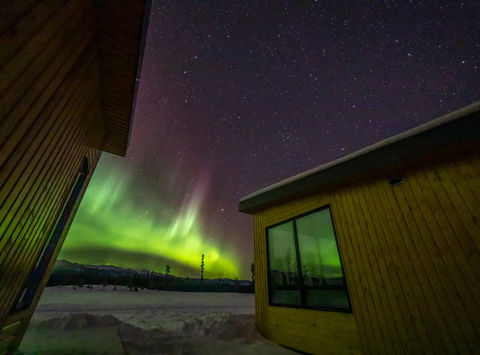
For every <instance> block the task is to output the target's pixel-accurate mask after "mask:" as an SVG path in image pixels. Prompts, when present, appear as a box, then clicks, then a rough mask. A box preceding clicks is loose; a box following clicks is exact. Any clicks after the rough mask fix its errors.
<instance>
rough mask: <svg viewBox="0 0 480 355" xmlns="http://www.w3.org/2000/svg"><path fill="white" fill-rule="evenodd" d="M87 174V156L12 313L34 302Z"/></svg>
mask: <svg viewBox="0 0 480 355" xmlns="http://www.w3.org/2000/svg"><path fill="white" fill-rule="evenodd" d="M87 176H88V159H87V158H86V157H85V158H84V159H83V163H82V167H81V169H80V172H79V173H78V175H77V178H76V180H75V182H74V184H73V186H72V188H71V190H70V194H69V196H68V198H67V201H66V202H65V204H64V205H63V207H62V210H61V212H60V214H59V216H58V218H57V220H56V222H55V227H54V228H53V230H52V232H51V233H50V235H49V236H48V238H47V240H46V241H45V244H44V245H43V248H42V251H41V252H40V254H39V255H38V257H37V260H36V262H35V265H34V267H33V270H32V272H31V273H30V277H29V278H28V280H27V282H26V284H25V286H24V288H23V290H22V293H21V294H20V295H19V296H18V301H17V302H16V303H14V306H13V308H12V310H11V313H15V312H17V311H21V310H24V309H27V308H29V307H30V305H31V304H32V302H33V299H34V298H35V294H36V292H37V289H38V287H39V286H40V284H41V282H42V279H43V276H44V275H45V272H46V271H47V267H48V265H49V264H50V260H51V258H52V256H53V254H54V252H55V249H56V248H57V244H58V242H59V241H60V237H61V236H62V234H63V232H64V230H65V227H67V225H68V223H69V221H70V216H71V214H72V212H73V210H74V208H75V206H76V202H77V199H78V197H79V196H80V193H81V191H82V189H83V185H84V184H85V180H86V178H87Z"/></svg>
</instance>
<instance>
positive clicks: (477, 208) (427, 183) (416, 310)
mask: <svg viewBox="0 0 480 355" xmlns="http://www.w3.org/2000/svg"><path fill="white" fill-rule="evenodd" d="M478 148H479V147H478V144H475V146H474V148H473V149H470V150H467V151H462V152H461V153H458V154H456V155H453V156H452V155H450V156H449V158H448V159H442V158H439V159H437V160H431V161H424V162H423V163H421V164H419V163H418V162H416V163H415V162H411V163H409V164H404V165H403V166H401V167H400V168H398V167H397V168H396V169H395V171H396V172H399V171H400V172H401V174H402V176H403V177H404V178H405V182H404V183H402V184H400V185H397V186H391V185H390V184H389V180H388V176H389V175H388V174H385V173H384V172H382V173H378V174H376V177H370V178H364V179H362V180H360V181H358V183H355V184H351V185H349V186H345V187H342V188H339V189H336V190H334V191H330V192H328V193H323V194H316V195H313V196H311V197H308V198H304V199H298V200H295V201H293V202H289V203H285V204H282V205H279V206H275V207H272V208H269V209H266V210H264V211H261V212H259V213H257V214H256V215H255V265H256V267H257V268H258V272H257V275H256V292H257V295H256V301H257V309H256V311H257V315H256V320H257V325H258V327H259V329H260V331H261V332H262V333H263V334H265V335H266V336H267V337H269V338H271V339H272V340H275V341H277V342H279V343H280V344H284V345H286V346H290V347H294V348H296V349H299V350H302V351H306V352H311V353H322V352H325V353H334V352H338V353H349V352H355V351H361V352H363V353H365V354H406V353H408V354H431V353H450V354H457V353H460V354H471V353H478V352H480V293H479V292H480V221H479V216H480V156H479V154H478V153H477V151H480V149H478ZM327 204H329V205H330V208H331V212H332V218H333V221H334V225H335V228H336V231H337V239H338V245H339V249H340V255H341V258H342V262H343V266H344V271H345V277H346V280H347V284H348V290H349V293H350V298H351V302H352V308H353V315H345V314H335V313H333V312H322V311H306V310H296V309H287V308H281V307H273V306H268V301H267V297H268V287H267V279H266V276H267V270H266V240H265V227H267V226H269V225H272V224H275V223H278V222H280V221H282V220H285V219H288V218H291V217H293V216H295V215H299V214H302V213H304V212H307V211H310V210H313V209H315V208H318V207H321V206H324V205H327ZM349 316H351V317H350V318H349ZM352 323H353V324H352ZM360 340H361V341H360Z"/></svg>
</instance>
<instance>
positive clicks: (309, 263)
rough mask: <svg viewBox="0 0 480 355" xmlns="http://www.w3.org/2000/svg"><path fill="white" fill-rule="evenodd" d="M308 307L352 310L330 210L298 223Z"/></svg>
mask: <svg viewBox="0 0 480 355" xmlns="http://www.w3.org/2000/svg"><path fill="white" fill-rule="evenodd" d="M296 224H297V235H298V247H299V249H300V250H299V252H300V260H301V263H302V276H303V282H304V287H305V303H306V304H305V305H306V306H314V307H322V308H331V309H342V310H349V309H350V304H349V301H348V295H347V289H346V285H345V280H344V278H343V272H342V267H341V265H340V256H339V255H338V248H337V243H336V240H335V232H334V230H333V225H332V219H331V217H330V210H329V209H328V208H325V209H323V210H321V211H318V212H315V213H312V214H310V215H308V216H305V217H302V218H299V219H297V221H296Z"/></svg>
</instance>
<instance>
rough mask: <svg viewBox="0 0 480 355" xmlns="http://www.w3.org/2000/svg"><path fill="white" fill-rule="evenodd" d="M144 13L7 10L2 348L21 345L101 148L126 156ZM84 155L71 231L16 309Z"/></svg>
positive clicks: (128, 9)
mask: <svg viewBox="0 0 480 355" xmlns="http://www.w3.org/2000/svg"><path fill="white" fill-rule="evenodd" d="M145 9H146V8H145V3H144V1H132V2H128V1H119V2H117V1H109V0H107V1H84V0H70V1H39V0H32V1H30V0H29V1H12V2H7V3H5V4H4V5H2V7H1V9H0V13H1V16H0V38H1V39H0V43H1V50H0V69H1V74H0V79H1V80H0V354H1V353H7V352H8V353H11V352H13V351H14V350H15V348H16V347H17V346H18V344H19V342H20V340H21V338H22V336H23V333H24V332H25V330H26V327H27V325H28V322H29V320H30V318H31V315H32V314H33V311H34V309H35V306H36V304H37V302H38V299H39V297H40V295H41V292H42V290H43V287H44V286H45V284H46V282H47V280H48V276H49V275H50V271H51V269H52V267H53V264H54V262H55V259H56V257H57V255H58V253H59V251H60V248H61V246H62V243H63V240H64V238H65V236H66V231H68V226H69V224H70V223H71V222H72V219H73V216H74V214H75V210H76V208H77V207H78V204H79V203H80V200H81V196H82V194H83V192H84V191H85V189H86V186H87V185H88V181H89V180H90V177H91V175H92V173H93V171H94V169H95V166H96V164H97V162H98V159H99V157H100V154H101V152H102V151H110V152H112V153H116V154H120V155H123V154H125V152H126V149H127V144H128V135H129V130H130V125H131V115H132V112H133V111H132V103H133V101H134V95H135V89H136V80H135V78H136V75H137V71H138V68H137V66H138V62H139V56H140V55H141V37H142V26H143V21H144V11H145ZM99 19H100V20H101V23H100V24H99V22H98V20H99ZM85 157H86V158H88V171H89V174H88V176H87V178H86V181H85V183H84V185H83V189H82V191H81V192H80V196H79V198H78V199H77V202H76V204H75V206H74V209H73V211H72V213H71V215H70V219H69V220H68V223H67V225H66V228H65V229H64V231H65V232H64V233H63V234H62V236H61V238H60V240H59V243H58V245H57V248H56V250H55V252H54V253H53V255H52V257H51V259H50V262H49V263H48V267H47V268H46V272H45V274H44V276H43V278H42V282H41V284H40V286H39V287H38V289H37V292H36V293H35V298H34V300H33V302H32V303H31V305H30V307H29V308H28V309H24V310H21V311H15V305H16V304H17V301H18V300H19V297H20V295H21V294H22V290H24V289H25V284H26V282H27V280H28V278H29V276H30V274H31V272H32V270H33V268H34V266H35V263H36V262H37V260H38V256H39V255H41V252H42V248H43V246H44V245H45V244H46V241H47V240H48V238H49V235H51V231H52V230H53V228H54V226H55V224H56V221H57V219H58V218H59V216H60V215H61V211H62V208H63V206H64V205H65V202H66V201H67V198H68V196H69V195H70V192H71V190H72V186H74V184H75V181H76V179H77V177H78V176H79V172H80V170H81V168H82V163H83V162H84V159H85Z"/></svg>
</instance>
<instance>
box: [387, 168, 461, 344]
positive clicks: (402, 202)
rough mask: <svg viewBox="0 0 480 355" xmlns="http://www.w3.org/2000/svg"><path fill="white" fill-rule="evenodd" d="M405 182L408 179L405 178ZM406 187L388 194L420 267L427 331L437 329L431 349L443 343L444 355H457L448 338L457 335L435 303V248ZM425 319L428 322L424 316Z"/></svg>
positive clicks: (438, 282) (438, 283)
mask: <svg viewBox="0 0 480 355" xmlns="http://www.w3.org/2000/svg"><path fill="white" fill-rule="evenodd" d="M406 179H408V175H407V177H406ZM407 185H408V183H404V184H402V185H398V186H396V187H395V188H394V189H392V190H393V192H394V196H395V197H396V201H397V203H398V206H399V208H400V210H401V211H402V214H403V216H404V218H405V225H406V226H407V229H408V231H409V235H410V236H411V237H410V238H412V239H413V245H412V247H411V248H409V250H410V249H414V250H415V251H417V252H418V258H419V259H420V262H421V265H422V266H423V271H420V270H419V274H418V275H419V276H420V277H421V278H422V280H421V284H420V287H421V288H422V290H423V291H424V292H425V293H426V295H427V296H426V298H427V300H428V304H429V305H430V312H431V316H432V317H431V320H432V322H431V323H430V324H429V327H430V328H432V329H437V330H436V331H434V332H432V333H431V334H432V336H434V337H435V338H434V339H435V340H434V342H433V345H434V346H435V345H436V344H437V343H439V344H440V343H443V346H444V347H445V349H446V351H449V352H457V353H458V351H459V350H460V349H459V348H458V347H457V344H455V341H454V339H453V338H452V334H455V333H458V332H457V331H456V330H454V329H452V327H453V325H452V324H448V319H447V317H446V315H445V312H446V311H447V310H446V309H442V303H441V302H440V301H439V299H438V297H440V296H441V295H444V294H445V287H444V285H442V279H441V277H442V275H441V274H440V273H439V270H438V269H437V268H436V265H439V260H438V258H439V257H440V256H439V254H438V248H437V247H436V243H435V242H434V241H432V236H431V231H430V230H429V228H428V226H427V225H426V224H425V221H424V217H423V215H422V213H421V209H420V208H419V206H418V203H417V201H416V199H415V198H414V197H412V196H411V194H410V189H409V188H408V186H407ZM412 251H413V250H412ZM447 307H448V310H449V311H450V312H453V309H452V308H451V305H448V306H447ZM425 316H427V317H428V318H430V317H429V316H428V315H425ZM428 318H427V319H428Z"/></svg>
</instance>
